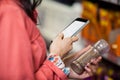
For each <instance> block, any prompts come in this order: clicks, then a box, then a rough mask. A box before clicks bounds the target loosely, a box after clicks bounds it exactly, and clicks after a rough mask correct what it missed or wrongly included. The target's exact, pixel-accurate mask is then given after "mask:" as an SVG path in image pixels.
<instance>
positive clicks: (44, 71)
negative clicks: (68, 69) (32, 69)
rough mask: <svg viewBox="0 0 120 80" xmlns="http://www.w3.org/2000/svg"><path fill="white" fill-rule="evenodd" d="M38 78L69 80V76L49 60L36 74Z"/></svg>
mask: <svg viewBox="0 0 120 80" xmlns="http://www.w3.org/2000/svg"><path fill="white" fill-rule="evenodd" d="M35 77H36V80H68V79H67V76H66V75H65V74H64V73H63V72H62V71H61V70H60V69H59V68H57V67H56V66H55V65H54V64H53V63H52V62H50V61H49V60H45V62H44V63H43V65H42V66H41V67H40V68H39V70H38V71H37V72H36V74H35Z"/></svg>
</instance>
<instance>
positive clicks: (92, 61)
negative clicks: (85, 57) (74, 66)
mask: <svg viewBox="0 0 120 80" xmlns="http://www.w3.org/2000/svg"><path fill="white" fill-rule="evenodd" d="M101 59H102V57H101V56H100V57H98V58H97V59H92V60H91V64H94V65H97V64H98V63H99V62H100V61H101Z"/></svg>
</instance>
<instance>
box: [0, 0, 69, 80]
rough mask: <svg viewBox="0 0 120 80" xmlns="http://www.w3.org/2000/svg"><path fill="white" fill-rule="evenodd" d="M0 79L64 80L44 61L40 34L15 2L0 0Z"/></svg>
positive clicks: (44, 49)
mask: <svg viewBox="0 0 120 80" xmlns="http://www.w3.org/2000/svg"><path fill="white" fill-rule="evenodd" d="M0 80H67V76H66V75H65V74H64V73H63V72H62V71H61V70H60V69H59V68H57V67H56V66H55V65H54V64H53V63H52V62H50V61H48V60H46V46H45V42H44V39H43V38H42V35H41V34H40V33H39V30H38V29H37V27H36V25H35V24H34V23H33V21H32V20H31V19H30V18H29V17H28V16H27V15H26V14H25V12H24V11H23V10H22V8H20V7H19V6H18V5H17V4H16V3H15V2H14V0H0Z"/></svg>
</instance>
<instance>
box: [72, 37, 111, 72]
mask: <svg viewBox="0 0 120 80" xmlns="http://www.w3.org/2000/svg"><path fill="white" fill-rule="evenodd" d="M109 49H110V47H109V44H108V43H107V42H106V41H105V40H104V39H101V40H99V41H98V42H96V43H95V44H94V45H93V46H92V47H91V48H90V49H89V50H88V51H86V52H85V53H83V54H82V55H81V56H80V57H78V58H77V59H76V60H74V61H73V62H72V63H71V68H72V69H73V70H74V71H75V72H76V73H77V74H81V73H82V72H83V71H84V67H85V65H86V64H87V63H89V62H90V60H91V59H94V58H97V57H99V56H100V55H101V54H104V53H107V52H108V51H109Z"/></svg>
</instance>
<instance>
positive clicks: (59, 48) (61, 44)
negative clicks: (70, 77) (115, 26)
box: [50, 33, 78, 58]
mask: <svg viewBox="0 0 120 80" xmlns="http://www.w3.org/2000/svg"><path fill="white" fill-rule="evenodd" d="M77 40H78V37H75V36H73V37H68V38H64V35H63V34H62V33H61V34H59V35H58V36H57V37H56V38H55V39H54V40H53V42H52V44H51V45H50V54H57V55H59V56H60V57H61V58H63V56H64V55H65V54H66V53H68V52H69V51H70V50H71V49H72V43H73V42H75V41H77Z"/></svg>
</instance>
